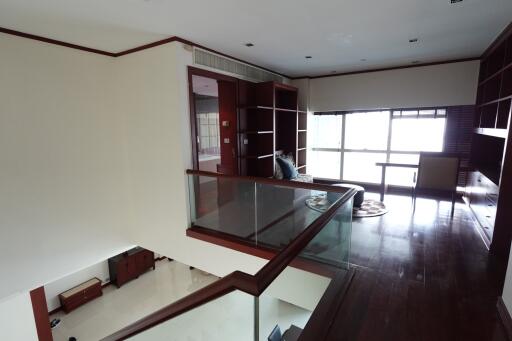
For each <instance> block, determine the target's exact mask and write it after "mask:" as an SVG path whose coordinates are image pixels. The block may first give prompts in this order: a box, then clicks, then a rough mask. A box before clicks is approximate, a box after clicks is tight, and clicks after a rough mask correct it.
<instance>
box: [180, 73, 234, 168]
mask: <svg viewBox="0 0 512 341" xmlns="http://www.w3.org/2000/svg"><path fill="white" fill-rule="evenodd" d="M189 81H190V83H191V84H190V86H189V88H190V98H191V101H190V109H191V110H190V111H191V121H192V145H193V153H194V155H193V159H194V168H195V169H198V170H202V171H208V172H218V173H223V174H230V175H236V174H238V156H237V155H238V147H237V146H238V138H237V104H236V96H237V92H236V89H237V87H236V84H237V83H236V79H235V78H232V77H228V76H224V75H220V74H216V73H213V72H209V71H205V70H201V69H196V68H189Z"/></svg>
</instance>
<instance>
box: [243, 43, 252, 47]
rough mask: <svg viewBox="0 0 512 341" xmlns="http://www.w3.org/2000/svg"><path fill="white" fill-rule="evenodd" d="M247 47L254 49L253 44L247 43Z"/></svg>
mask: <svg viewBox="0 0 512 341" xmlns="http://www.w3.org/2000/svg"><path fill="white" fill-rule="evenodd" d="M245 46H247V47H253V46H254V44H253V43H245Z"/></svg>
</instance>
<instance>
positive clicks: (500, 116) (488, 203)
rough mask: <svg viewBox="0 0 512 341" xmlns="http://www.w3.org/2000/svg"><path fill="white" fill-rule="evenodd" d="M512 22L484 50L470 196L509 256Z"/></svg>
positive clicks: (491, 240) (489, 237) (494, 248)
mask: <svg viewBox="0 0 512 341" xmlns="http://www.w3.org/2000/svg"><path fill="white" fill-rule="evenodd" d="M511 101H512V27H511V26H509V27H508V28H507V29H506V30H505V31H504V32H503V33H502V34H501V35H500V37H498V38H497V40H496V41H495V42H493V44H491V46H490V47H489V49H488V50H487V51H486V52H485V53H484V55H483V56H482V60H481V64H480V74H479V81H478V92H477V100H476V110H475V118H474V132H473V137H472V148H471V158H470V164H471V168H472V171H471V172H470V174H469V176H468V182H467V185H466V199H467V201H468V203H469V206H470V208H471V210H472V211H473V213H474V215H475V217H476V218H477V220H478V222H479V223H480V226H481V227H482V231H483V234H482V235H483V237H484V240H485V241H486V243H488V244H489V245H490V250H491V252H492V253H494V254H497V255H502V256H504V257H508V254H509V250H510V241H511V239H512V228H511V227H510V226H511V225H510V221H511V220H512V212H511V211H510V206H511V205H512V177H511V175H510V174H512V142H511V136H510V116H511Z"/></svg>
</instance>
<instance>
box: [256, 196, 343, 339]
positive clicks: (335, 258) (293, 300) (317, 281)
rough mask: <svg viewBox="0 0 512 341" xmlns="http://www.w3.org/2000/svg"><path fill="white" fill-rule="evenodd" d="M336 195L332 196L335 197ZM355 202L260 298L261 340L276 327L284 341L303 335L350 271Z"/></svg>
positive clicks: (335, 219) (331, 221) (328, 226)
mask: <svg viewBox="0 0 512 341" xmlns="http://www.w3.org/2000/svg"><path fill="white" fill-rule="evenodd" d="M331 194H333V193H329V194H328V196H329V195H331ZM351 230H352V201H350V202H348V203H347V204H346V205H344V206H342V207H340V208H339V209H338V211H337V213H336V215H335V216H334V217H333V218H332V219H331V220H330V221H329V222H328V223H327V225H326V226H324V228H323V229H322V230H321V231H320V232H319V233H318V234H317V235H316V236H315V238H313V240H311V242H309V243H308V245H307V246H306V247H305V248H304V250H303V251H302V252H301V253H300V254H299V255H298V256H297V257H296V258H295V259H294V260H292V262H291V263H290V265H289V266H288V267H287V268H286V269H284V270H283V272H282V273H281V274H280V275H279V276H278V277H277V278H276V279H275V280H274V281H273V282H272V284H271V285H270V286H269V287H268V288H267V289H266V290H265V292H263V294H262V295H260V297H259V298H258V306H259V340H260V341H266V340H268V338H269V335H270V334H271V333H272V331H273V330H274V328H275V327H276V326H278V327H279V329H280V330H281V332H282V333H283V340H289V339H292V340H295V338H293V337H292V335H293V334H295V335H294V336H297V335H300V332H301V331H302V329H304V327H305V326H306V324H307V322H308V321H309V319H310V317H311V315H312V313H313V311H314V310H315V308H316V307H317V305H318V303H319V301H320V299H321V298H322V296H323V295H324V293H325V291H326V289H327V288H328V286H329V284H330V283H331V281H332V279H333V278H334V277H335V276H336V275H339V274H346V273H347V271H348V268H349V255H350V240H351V237H350V236H351V232H352V231H351Z"/></svg>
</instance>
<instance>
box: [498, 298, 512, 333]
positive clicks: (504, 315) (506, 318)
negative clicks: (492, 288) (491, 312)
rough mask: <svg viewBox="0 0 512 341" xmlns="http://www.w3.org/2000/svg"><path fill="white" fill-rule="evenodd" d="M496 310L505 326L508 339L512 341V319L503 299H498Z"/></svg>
mask: <svg viewBox="0 0 512 341" xmlns="http://www.w3.org/2000/svg"><path fill="white" fill-rule="evenodd" d="M496 308H497V309H498V317H499V319H500V321H501V323H502V324H503V329H504V330H505V334H506V335H507V339H508V340H509V341H512V318H511V317H510V313H509V312H508V309H507V307H506V306H505V302H503V297H498V303H496Z"/></svg>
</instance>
